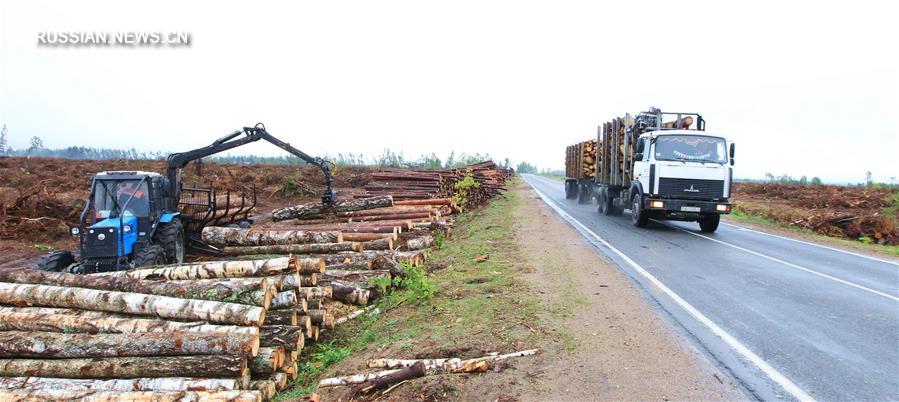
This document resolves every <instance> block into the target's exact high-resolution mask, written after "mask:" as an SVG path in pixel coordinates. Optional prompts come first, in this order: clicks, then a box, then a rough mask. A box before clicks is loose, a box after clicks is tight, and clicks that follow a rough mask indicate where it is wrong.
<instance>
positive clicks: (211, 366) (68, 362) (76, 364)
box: [0, 355, 247, 379]
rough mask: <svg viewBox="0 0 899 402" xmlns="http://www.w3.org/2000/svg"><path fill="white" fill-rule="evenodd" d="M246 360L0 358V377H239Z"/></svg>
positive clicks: (222, 357) (223, 357) (213, 357)
mask: <svg viewBox="0 0 899 402" xmlns="http://www.w3.org/2000/svg"><path fill="white" fill-rule="evenodd" d="M246 369H247V360H246V359H245V358H243V357H240V356H235V355H211V356H165V357H156V356H153V357H146V356H142V357H100V358H90V359H0V377H32V376H33V377H60V378H97V379H100V378H142V377H192V378H229V377H242V376H243V374H244V372H245V370H246Z"/></svg>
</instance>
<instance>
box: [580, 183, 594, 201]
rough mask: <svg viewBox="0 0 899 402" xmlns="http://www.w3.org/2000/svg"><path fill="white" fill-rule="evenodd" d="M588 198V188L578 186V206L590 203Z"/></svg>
mask: <svg viewBox="0 0 899 402" xmlns="http://www.w3.org/2000/svg"><path fill="white" fill-rule="evenodd" d="M590 196H591V194H590V187H588V186H580V185H579V186H578V197H577V203H578V204H586V203H588V202H590Z"/></svg>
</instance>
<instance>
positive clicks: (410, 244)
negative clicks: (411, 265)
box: [405, 235, 434, 250]
mask: <svg viewBox="0 0 899 402" xmlns="http://www.w3.org/2000/svg"><path fill="white" fill-rule="evenodd" d="M433 245H434V237H432V236H431V235H427V236H421V237H414V238H411V239H408V240H406V244H405V249H406V250H421V249H425V248H429V247H431V246H433Z"/></svg>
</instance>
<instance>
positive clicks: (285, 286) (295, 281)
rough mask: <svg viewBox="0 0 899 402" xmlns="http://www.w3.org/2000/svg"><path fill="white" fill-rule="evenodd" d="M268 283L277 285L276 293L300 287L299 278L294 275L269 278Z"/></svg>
mask: <svg viewBox="0 0 899 402" xmlns="http://www.w3.org/2000/svg"><path fill="white" fill-rule="evenodd" d="M267 279H268V280H269V282H272V283H277V286H278V291H280V292H283V291H285V290H294V289H297V288H299V287H300V277H299V276H298V275H297V274H296V273H292V274H287V275H277V276H269V277H268V278H267Z"/></svg>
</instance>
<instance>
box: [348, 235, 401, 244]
mask: <svg viewBox="0 0 899 402" xmlns="http://www.w3.org/2000/svg"><path fill="white" fill-rule="evenodd" d="M343 239H344V240H346V241H360V242H361V241H370V240H378V239H393V240H396V234H395V233H344V234H343Z"/></svg>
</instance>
